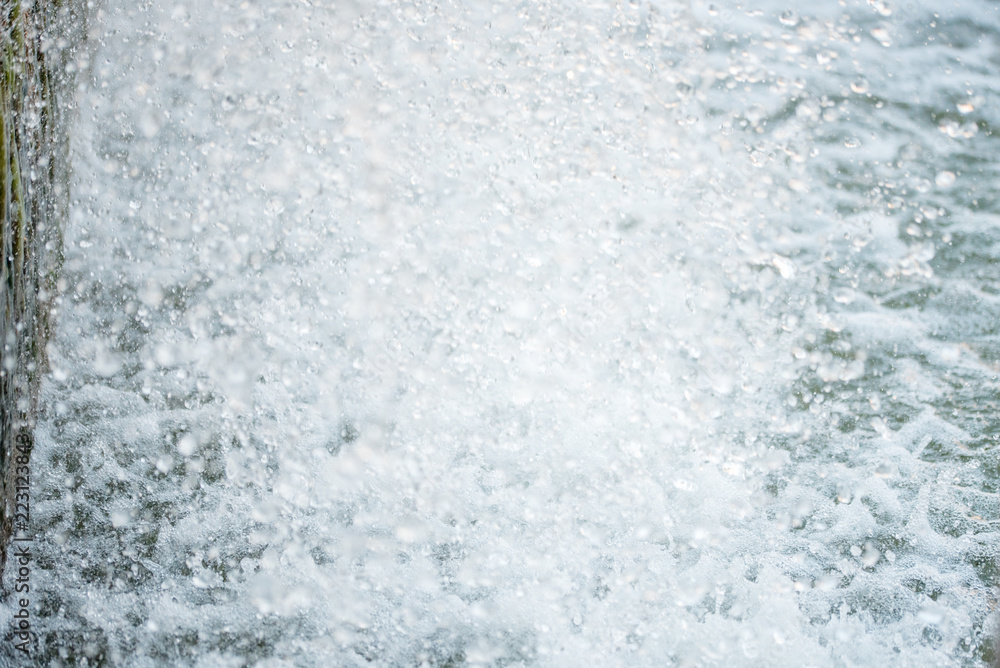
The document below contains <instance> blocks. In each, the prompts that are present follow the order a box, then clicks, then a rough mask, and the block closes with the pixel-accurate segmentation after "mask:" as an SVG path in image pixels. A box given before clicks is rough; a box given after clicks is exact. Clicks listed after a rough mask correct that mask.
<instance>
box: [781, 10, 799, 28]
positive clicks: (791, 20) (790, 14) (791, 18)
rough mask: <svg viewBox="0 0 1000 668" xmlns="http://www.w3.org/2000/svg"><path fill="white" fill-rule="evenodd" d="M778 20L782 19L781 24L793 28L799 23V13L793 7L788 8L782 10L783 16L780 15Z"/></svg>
mask: <svg viewBox="0 0 1000 668" xmlns="http://www.w3.org/2000/svg"><path fill="white" fill-rule="evenodd" d="M778 20H779V21H781V25H784V26H788V27H789V28H791V27H794V26H797V25H798V24H799V15H798V14H797V13H795V11H793V10H791V9H786V10H785V11H783V12H781V16H779V17H778Z"/></svg>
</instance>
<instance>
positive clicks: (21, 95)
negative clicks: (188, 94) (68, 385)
mask: <svg viewBox="0 0 1000 668" xmlns="http://www.w3.org/2000/svg"><path fill="white" fill-rule="evenodd" d="M0 7H2V11H0V18H2V21H3V25H2V34H0V53H2V59H3V73H2V77H0V219H2V221H0V225H2V240H0V241H2V250H3V255H2V261H0V337H2V344H3V347H2V362H0V442H2V447H0V473H2V475H0V568H2V567H3V564H4V563H6V551H7V544H8V542H9V540H10V537H11V534H12V531H24V532H26V533H28V534H30V533H31V526H30V513H29V521H28V522H26V523H25V522H23V516H17V522H16V523H15V521H14V520H15V513H14V510H15V508H14V492H15V486H16V485H15V472H17V473H20V474H23V473H25V469H20V470H17V464H18V463H20V464H21V465H23V464H24V462H25V460H24V459H23V456H24V454H25V453H28V452H30V448H31V446H32V442H33V437H32V429H33V427H34V418H35V406H36V403H37V395H38V385H39V381H40V379H41V377H42V375H43V374H44V372H45V369H46V356H45V344H46V341H47V339H48V333H49V330H50V328H51V326H52V318H53V316H54V315H55V313H54V312H53V311H52V310H51V309H50V297H51V296H52V295H53V294H54V293H55V287H56V281H57V280H58V273H59V266H60V257H61V243H60V229H61V224H62V221H63V220H64V219H65V216H66V214H67V209H68V201H69V200H68V192H67V188H68V181H69V180H68V171H69V165H68V152H67V138H66V131H65V128H66V122H65V121H66V118H67V116H68V114H69V113H70V111H71V105H70V104H68V103H67V102H68V101H69V100H71V99H72V89H71V79H72V75H71V73H72V71H73V70H74V69H75V67H76V65H75V64H76V57H75V54H76V53H77V50H78V48H79V46H80V44H81V43H82V41H83V40H82V37H83V35H85V26H84V21H83V18H84V15H83V12H82V11H80V8H79V7H76V6H74V5H73V4H72V3H71V2H66V1H65V0H63V1H53V0H34V1H33V2H26V1H23V0H0ZM18 446H20V447H18ZM18 455H21V456H22V459H21V460H20V462H18V460H17V456H18ZM28 470H29V471H30V467H29V469H28ZM28 479H29V480H30V475H29V476H28ZM19 484H20V485H21V486H22V487H23V484H24V477H23V475H22V478H21V480H20V482H19ZM19 510H21V511H23V510H24V509H23V508H21V509H19Z"/></svg>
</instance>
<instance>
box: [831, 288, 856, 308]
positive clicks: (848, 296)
mask: <svg viewBox="0 0 1000 668" xmlns="http://www.w3.org/2000/svg"><path fill="white" fill-rule="evenodd" d="M854 298H855V294H854V290H853V289H851V288H847V287H844V288H837V289H836V290H834V291H833V300H834V301H835V302H837V303H838V304H851V303H853V302H854Z"/></svg>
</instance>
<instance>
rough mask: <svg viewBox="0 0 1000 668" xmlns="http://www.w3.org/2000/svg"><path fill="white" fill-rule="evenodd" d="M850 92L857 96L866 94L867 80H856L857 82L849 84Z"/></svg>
mask: <svg viewBox="0 0 1000 668" xmlns="http://www.w3.org/2000/svg"><path fill="white" fill-rule="evenodd" d="M851 90H852V91H854V92H855V93H858V94H863V93H867V92H868V80H867V79H858V80H857V81H852V82H851Z"/></svg>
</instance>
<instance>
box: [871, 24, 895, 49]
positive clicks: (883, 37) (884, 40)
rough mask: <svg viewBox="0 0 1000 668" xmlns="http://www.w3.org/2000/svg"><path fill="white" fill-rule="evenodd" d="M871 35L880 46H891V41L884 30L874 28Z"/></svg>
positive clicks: (887, 32)
mask: <svg viewBox="0 0 1000 668" xmlns="http://www.w3.org/2000/svg"><path fill="white" fill-rule="evenodd" d="M871 35H872V37H874V38H875V40H876V41H877V42H878V43H879V44H881V45H882V46H885V47H889V46H892V39H891V38H890V37H889V31H888V30H886V29H885V28H875V29H873V30H872V32H871Z"/></svg>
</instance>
